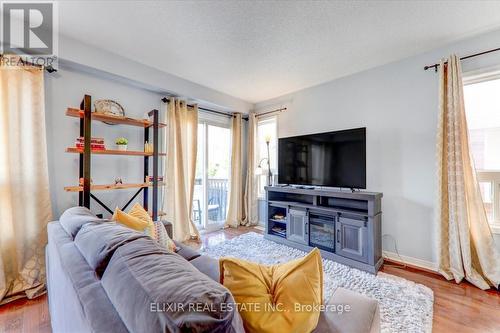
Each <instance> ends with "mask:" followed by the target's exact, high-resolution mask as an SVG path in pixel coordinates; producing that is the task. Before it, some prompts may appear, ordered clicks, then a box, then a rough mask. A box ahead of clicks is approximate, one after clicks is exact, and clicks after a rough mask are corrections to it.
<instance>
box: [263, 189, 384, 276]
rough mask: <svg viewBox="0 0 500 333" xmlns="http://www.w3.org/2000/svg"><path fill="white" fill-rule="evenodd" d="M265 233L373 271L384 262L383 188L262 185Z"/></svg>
mask: <svg viewBox="0 0 500 333" xmlns="http://www.w3.org/2000/svg"><path fill="white" fill-rule="evenodd" d="M266 202H267V210H266V223H265V233H264V237H265V238H266V239H270V240H273V241H276V242H278V243H282V244H285V245H288V246H292V247H294V248H298V249H300V250H304V251H309V250H311V249H313V248H314V247H317V248H319V249H320V250H321V255H322V256H323V257H324V258H328V259H332V260H334V261H337V262H339V263H342V264H345V265H349V266H351V267H355V268H358V269H362V270H364V271H367V272H370V273H376V272H377V271H378V269H379V268H380V266H381V265H382V262H383V259H382V193H375V192H364V191H355V192H352V191H350V190H345V191H340V190H331V189H329V190H326V189H303V188H295V187H291V186H284V187H283V186H267V187H266Z"/></svg>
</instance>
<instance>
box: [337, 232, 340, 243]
mask: <svg viewBox="0 0 500 333" xmlns="http://www.w3.org/2000/svg"><path fill="white" fill-rule="evenodd" d="M337 243H340V229H337Z"/></svg>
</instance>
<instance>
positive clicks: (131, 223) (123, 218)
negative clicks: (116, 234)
mask: <svg viewBox="0 0 500 333" xmlns="http://www.w3.org/2000/svg"><path fill="white" fill-rule="evenodd" d="M111 220H113V221H116V222H118V223H121V224H123V225H125V226H127V227H129V228H131V229H134V230H137V231H144V230H145V229H146V228H149V227H150V225H149V223H148V222H145V221H143V220H141V219H139V218H137V217H134V216H132V215H129V214H127V213H125V212H123V211H121V210H120V209H118V208H116V209H115V213H114V214H113V217H112V218H111Z"/></svg>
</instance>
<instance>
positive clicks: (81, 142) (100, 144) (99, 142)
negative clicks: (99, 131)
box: [75, 137, 106, 150]
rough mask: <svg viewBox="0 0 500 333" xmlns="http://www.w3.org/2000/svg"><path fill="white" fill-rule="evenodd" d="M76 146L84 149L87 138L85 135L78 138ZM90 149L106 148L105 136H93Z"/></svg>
mask: <svg viewBox="0 0 500 333" xmlns="http://www.w3.org/2000/svg"><path fill="white" fill-rule="evenodd" d="M75 147H76V148H78V149H83V148H84V147H85V139H84V138H83V137H79V138H76V142H75ZM90 149H92V150H106V146H105V145H104V139H103V138H91V139H90Z"/></svg>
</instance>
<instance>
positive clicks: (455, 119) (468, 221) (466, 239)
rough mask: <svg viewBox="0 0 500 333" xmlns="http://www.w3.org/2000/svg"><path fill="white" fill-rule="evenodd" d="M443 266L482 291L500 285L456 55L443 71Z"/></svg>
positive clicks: (440, 184) (453, 276)
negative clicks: (470, 146)
mask: <svg viewBox="0 0 500 333" xmlns="http://www.w3.org/2000/svg"><path fill="white" fill-rule="evenodd" d="M437 154H438V213H437V217H438V223H437V225H438V242H439V244H438V257H439V258H438V261H439V272H440V273H441V274H442V275H443V276H444V277H446V278H447V279H448V280H451V279H454V280H455V281H456V282H457V283H459V282H460V281H461V280H462V279H464V278H465V279H466V280H467V281H469V282H471V283H472V284H474V285H475V286H477V287H479V288H481V289H488V288H489V287H490V285H493V286H495V287H497V288H498V285H499V283H500V255H499V253H498V251H497V250H496V248H495V244H494V239H493V235H492V233H491V229H490V226H489V223H488V219H487V216H486V212H485V209H484V205H483V202H482V198H481V193H480V190H479V183H478V181H477V179H476V172H475V169H474V163H473V159H472V155H471V153H470V151H469V138H468V130H467V121H466V117H465V107H464V96H463V85H462V73H461V66H460V60H459V58H458V57H457V56H456V55H452V56H450V58H449V59H447V62H445V61H441V63H440V66H439V120H438V134H437Z"/></svg>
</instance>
